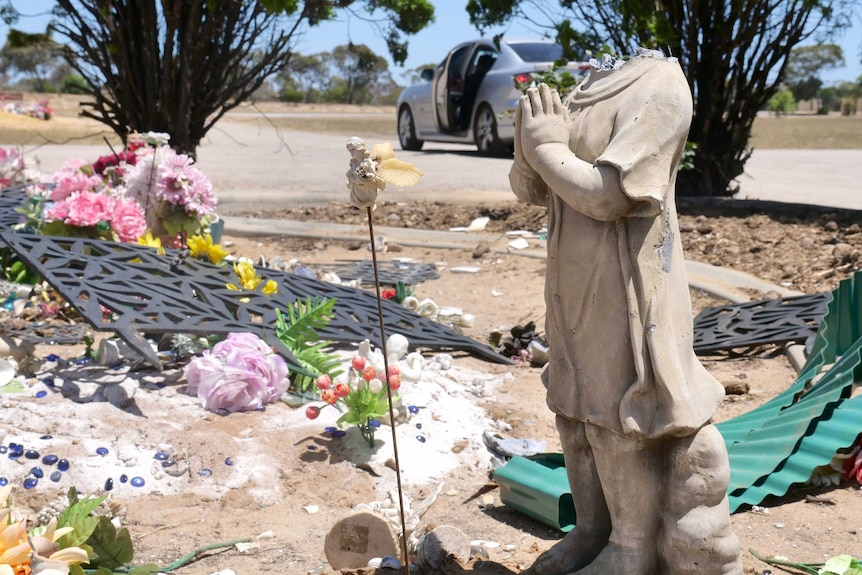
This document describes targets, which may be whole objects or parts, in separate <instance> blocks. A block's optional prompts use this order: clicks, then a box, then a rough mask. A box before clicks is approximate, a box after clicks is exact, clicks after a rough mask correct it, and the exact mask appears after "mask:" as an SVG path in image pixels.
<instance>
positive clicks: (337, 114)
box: [0, 94, 862, 150]
mask: <svg viewBox="0 0 862 575" xmlns="http://www.w3.org/2000/svg"><path fill="white" fill-rule="evenodd" d="M45 97H47V98H48V100H49V102H50V104H51V106H52V107H53V108H54V110H55V116H54V117H53V118H52V119H51V120H50V121H47V122H44V121H40V120H35V119H32V118H23V117H21V116H12V115H9V114H2V113H0V145H16V144H17V145H38V144H44V143H71V144H102V143H103V142H104V140H103V137H104V136H108V137H109V140H110V141H111V145H117V144H119V139H118V138H116V137H115V136H113V135H112V134H111V133H110V132H108V131H107V129H106V128H105V127H104V125H103V124H99V123H98V122H95V121H92V120H86V119H83V118H80V117H78V116H77V113H78V111H79V110H80V102H81V100H82V99H84V98H83V97H82V96H72V95H47V96H45V95H39V94H25V96H24V101H25V102H35V101H37V100H40V99H42V98H45ZM235 112H238V113H236V114H232V115H230V116H228V117H226V118H225V119H224V121H230V122H254V123H255V124H257V125H260V126H262V127H264V126H267V125H270V124H272V125H275V126H278V127H279V128H281V129H284V130H294V131H305V132H321V133H327V134H342V135H343V134H348V133H350V134H367V135H368V136H369V137H378V138H380V137H385V138H389V139H393V138H395V137H396V114H395V108H394V107H393V106H385V107H375V106H348V105H323V104H285V103H280V102H260V103H257V104H254V105H252V104H244V105H242V106H240V107H238V108H237V109H236V110H235ZM751 146H752V147H753V148H755V149H759V150H767V149H860V148H862V114H857V115H856V116H850V117H848V116H837V115H830V116H820V115H795V116H787V117H783V118H775V117H767V116H764V117H758V118H757V119H756V120H755V122H754V129H753V131H752V138H751Z"/></svg>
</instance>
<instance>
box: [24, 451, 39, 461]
mask: <svg viewBox="0 0 862 575" xmlns="http://www.w3.org/2000/svg"><path fill="white" fill-rule="evenodd" d="M24 457H26V458H27V459H39V457H40V455H39V452H38V451H36V450H35V449H28V450H27V451H26V452H25V453H24Z"/></svg>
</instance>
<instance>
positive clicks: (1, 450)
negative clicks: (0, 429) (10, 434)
mask: <svg viewBox="0 0 862 575" xmlns="http://www.w3.org/2000/svg"><path fill="white" fill-rule="evenodd" d="M7 451H9V448H8V447H6V446H5V445H0V455H5V454H6V452H7Z"/></svg>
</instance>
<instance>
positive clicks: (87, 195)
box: [63, 191, 115, 227]
mask: <svg viewBox="0 0 862 575" xmlns="http://www.w3.org/2000/svg"><path fill="white" fill-rule="evenodd" d="M63 201H65V202H66V204H67V208H68V210H69V213H68V215H67V216H66V218H65V219H64V220H63V221H64V222H66V223H67V224H69V225H72V226H78V227H87V226H95V225H98V224H99V222H104V221H109V220H110V219H111V215H112V213H113V210H114V203H115V200H114V198H112V197H110V196H108V195H105V194H97V193H96V192H89V191H83V192H73V193H72V195H71V196H69V197H68V198H66V199H65V200H63Z"/></svg>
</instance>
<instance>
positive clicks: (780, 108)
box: [766, 90, 796, 118]
mask: <svg viewBox="0 0 862 575" xmlns="http://www.w3.org/2000/svg"><path fill="white" fill-rule="evenodd" d="M766 109H767V110H769V111H770V112H773V113H774V114H775V115H776V116H777V117H779V118H780V117H781V116H786V115H787V114H792V113H793V112H795V111H796V100H794V99H793V92H791V91H790V90H779V91H778V92H776V93H775V95H774V96H772V97H771V98H770V99H769V102H767V103H766Z"/></svg>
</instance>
